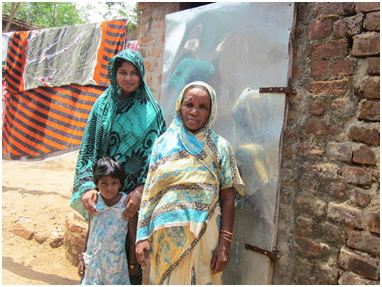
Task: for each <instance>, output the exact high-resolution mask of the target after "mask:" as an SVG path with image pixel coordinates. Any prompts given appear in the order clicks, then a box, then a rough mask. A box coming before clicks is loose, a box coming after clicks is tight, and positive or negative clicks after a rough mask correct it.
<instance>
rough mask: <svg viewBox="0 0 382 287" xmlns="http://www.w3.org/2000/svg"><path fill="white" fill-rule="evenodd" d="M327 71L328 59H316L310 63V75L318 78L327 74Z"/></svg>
mask: <svg viewBox="0 0 382 287" xmlns="http://www.w3.org/2000/svg"><path fill="white" fill-rule="evenodd" d="M328 71H329V61H328V60H324V61H318V62H312V63H310V77H311V78H320V77H324V76H326V75H327V73H328Z"/></svg>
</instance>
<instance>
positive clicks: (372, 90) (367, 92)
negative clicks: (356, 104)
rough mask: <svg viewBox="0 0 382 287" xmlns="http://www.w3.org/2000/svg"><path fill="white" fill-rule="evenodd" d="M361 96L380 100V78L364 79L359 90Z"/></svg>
mask: <svg viewBox="0 0 382 287" xmlns="http://www.w3.org/2000/svg"><path fill="white" fill-rule="evenodd" d="M358 91H359V93H360V95H361V96H363V97H365V98H366V99H371V100H377V99H379V98H380V78H379V77H368V78H366V79H364V80H363V81H362V83H361V85H360V87H359V89H358Z"/></svg>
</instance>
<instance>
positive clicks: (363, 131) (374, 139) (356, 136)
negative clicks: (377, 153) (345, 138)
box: [349, 126, 379, 146]
mask: <svg viewBox="0 0 382 287" xmlns="http://www.w3.org/2000/svg"><path fill="white" fill-rule="evenodd" d="M349 138H350V139H352V140H353V141H356V142H362V143H365V144H368V145H372V146H378V145H379V131H377V130H376V129H369V128H360V127H357V126H353V127H351V128H350V130H349Z"/></svg>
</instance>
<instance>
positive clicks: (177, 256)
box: [136, 82, 244, 285]
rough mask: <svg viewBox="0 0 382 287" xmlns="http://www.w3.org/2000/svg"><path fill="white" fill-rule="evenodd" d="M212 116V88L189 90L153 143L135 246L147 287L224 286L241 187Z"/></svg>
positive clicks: (189, 87) (196, 86)
mask: <svg viewBox="0 0 382 287" xmlns="http://www.w3.org/2000/svg"><path fill="white" fill-rule="evenodd" d="M216 113H217V105H216V94H215V91H214V90H213V89H212V87H210V86H209V85H208V84H206V83H203V82H193V83H190V84H188V85H187V86H186V87H185V88H184V89H183V90H182V92H181V93H180V95H179V97H178V99H177V103H176V115H175V117H174V120H173V121H172V123H171V125H170V127H169V128H168V130H167V131H166V132H165V133H164V134H163V135H162V136H161V137H160V138H158V140H157V141H156V143H155V145H154V148H153V152H152V155H151V159H150V166H149V173H148V176H147V181H146V185H145V189H144V192H143V196H142V202H141V207H140V208H141V210H140V212H139V219H138V231H137V246H136V253H137V259H138V261H139V263H140V264H141V265H142V266H143V267H146V266H147V263H148V262H149V260H150V275H149V278H150V284H156V285H158V284H169V285H191V284H195V285H199V284H200V285H201V284H219V285H220V284H221V271H222V270H223V269H224V268H225V267H226V266H227V265H228V260H229V249H230V243H231V241H232V230H233V223H234V215H235V202H237V200H240V199H241V197H242V196H243V195H244V184H243V182H242V180H241V178H240V175H239V172H238V169H237V166H236V161H235V157H234V154H233V150H232V147H231V145H230V144H229V142H228V141H226V140H225V139H224V138H222V137H221V136H219V135H216V134H215V133H214V132H213V130H212V128H211V126H212V124H213V122H214V120H215V117H216Z"/></svg>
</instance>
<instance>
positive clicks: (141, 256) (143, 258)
mask: <svg viewBox="0 0 382 287" xmlns="http://www.w3.org/2000/svg"><path fill="white" fill-rule="evenodd" d="M135 255H136V256H137V260H138V262H139V264H141V266H142V267H146V266H147V264H146V263H147V262H149V257H150V243H149V241H148V240H147V239H146V240H142V241H139V242H138V244H137V246H136V247H135Z"/></svg>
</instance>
